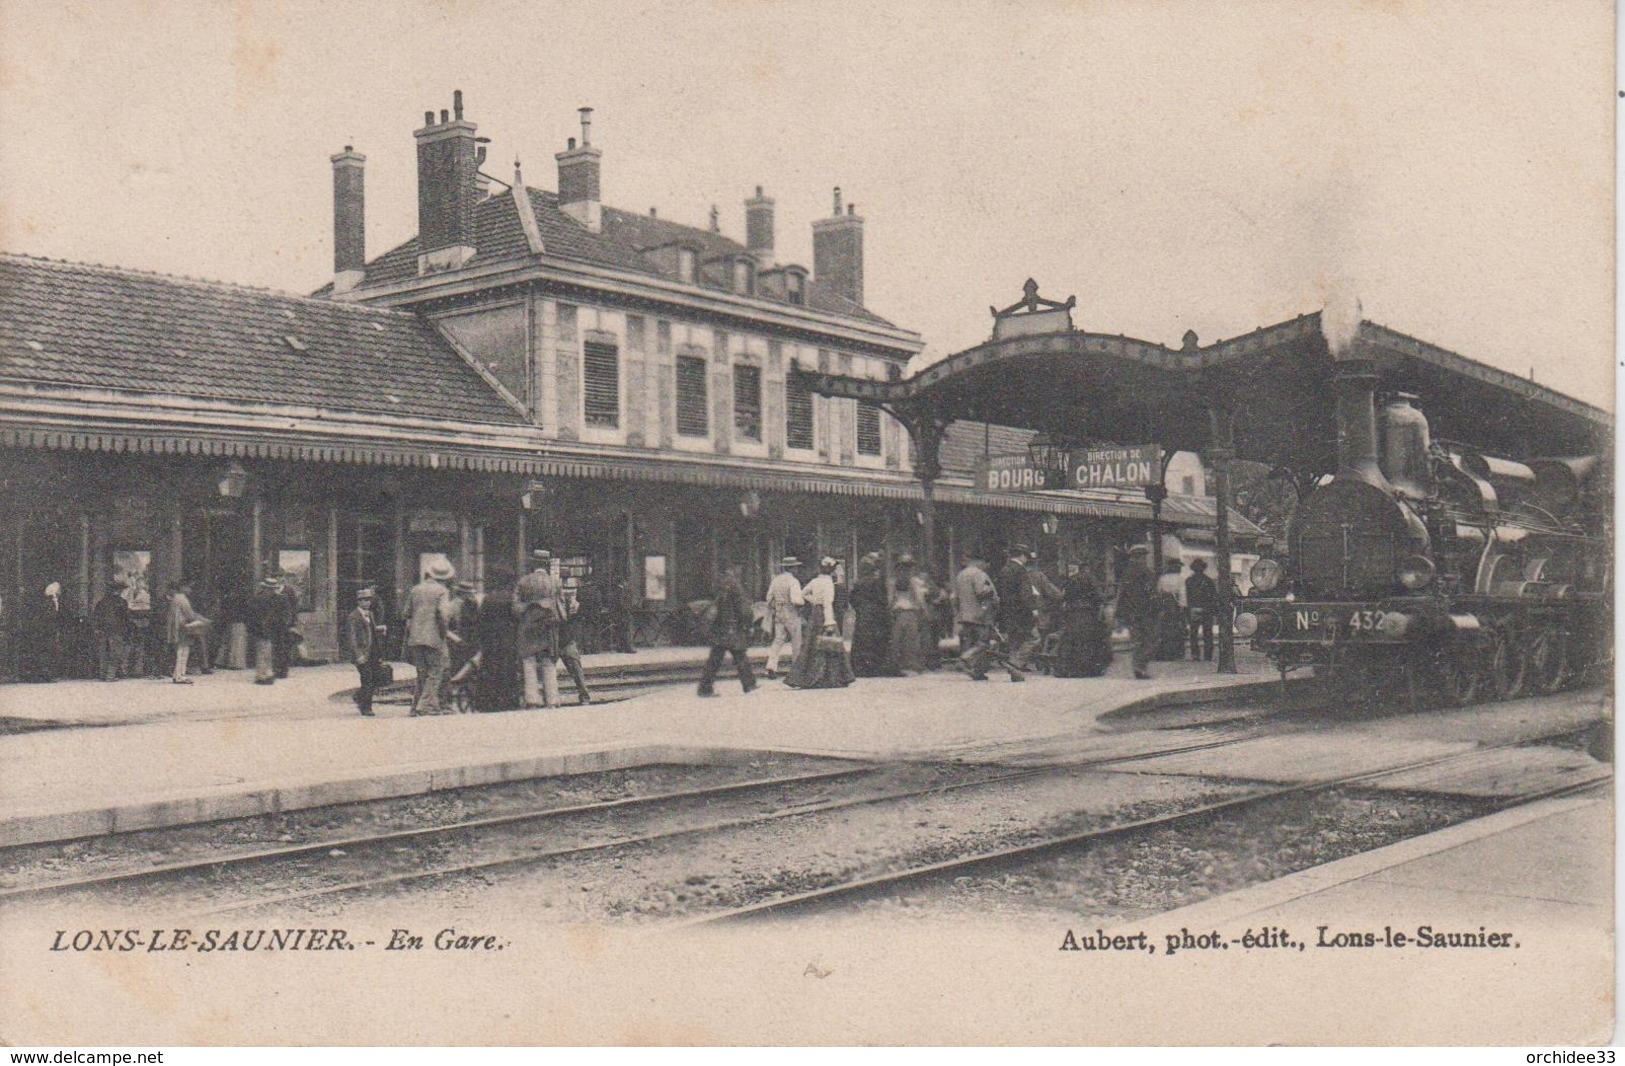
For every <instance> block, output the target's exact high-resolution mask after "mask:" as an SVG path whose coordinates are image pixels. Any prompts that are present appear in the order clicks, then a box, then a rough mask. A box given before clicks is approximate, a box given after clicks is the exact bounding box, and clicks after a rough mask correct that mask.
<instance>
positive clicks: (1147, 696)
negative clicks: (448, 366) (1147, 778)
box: [0, 648, 1279, 845]
mask: <svg viewBox="0 0 1625 1066" xmlns="http://www.w3.org/2000/svg"><path fill="white" fill-rule="evenodd" d="M665 654H666V656H667V657H668V658H669V659H670V660H671V661H672V662H679V661H681V657H682V655H684V654H686V655H687V656H688V657H690V658H693V657H695V656H696V655H697V654H698V650H697V649H692V648H690V649H672V650H669V651H667V652H666V653H665ZM639 656H640V657H642V658H644V661H645V662H648V661H649V660H648V659H647V657H646V653H639ZM632 658H633V657H631V656H616V655H606V656H592V657H589V661H588V663H587V665H588V667H589V670H590V673H592V674H596V675H599V676H605V673H604V672H605V671H609V670H613V669H615V668H617V667H619V668H621V669H624V668H625V665H626V664H627V663H628V662H629V661H630V660H631V659H632ZM1240 658H1241V661H1240V662H1239V663H1238V666H1239V669H1240V672H1238V673H1237V674H1231V675H1220V674H1217V673H1215V672H1214V668H1213V665H1212V664H1211V663H1191V662H1184V663H1157V664H1154V667H1153V670H1154V673H1155V674H1156V675H1157V676H1156V677H1155V679H1153V680H1151V681H1136V680H1134V679H1133V678H1132V677H1131V676H1130V670H1129V664H1128V662H1127V660H1126V657H1123V656H1120V657H1119V658H1118V661H1117V662H1116V663H1114V664H1113V667H1112V669H1111V671H1109V673H1108V675H1107V676H1106V677H1103V678H1089V679H1057V678H1048V677H1041V676H1033V677H1029V679H1028V680H1027V681H1025V682H1023V683H1022V684H1020V685H1015V684H1012V683H1011V682H1010V681H1008V680H1007V679H1006V678H1005V677H1003V676H1001V675H998V674H995V675H993V678H992V679H991V680H989V681H987V682H973V681H971V680H970V679H969V678H968V677H966V676H964V675H963V674H960V673H957V672H950V671H944V672H941V673H935V674H927V675H922V676H918V677H913V678H860V679H858V680H857V681H856V682H854V683H853V684H852V685H851V686H849V687H848V688H845V689H823V690H811V691H798V690H793V689H787V688H785V687H784V685H783V683H782V682H776V681H774V682H768V681H764V682H762V683H761V685H760V686H759V687H758V689H757V690H756V691H755V692H753V693H750V694H748V695H747V694H745V693H742V692H741V691H740V688H739V683H738V681H737V680H735V679H734V677H733V675H732V672H731V671H726V672H725V673H724V675H723V677H722V678H721V679H720V680H719V682H718V686H717V691H718V694H719V695H718V697H717V698H713V699H702V698H700V697H699V696H698V695H697V694H696V693H695V691H694V689H693V687H691V686H690V685H684V686H682V687H677V686H668V687H664V688H660V689H657V690H653V691H647V692H645V693H643V694H640V695H635V696H632V697H630V698H626V699H622V700H619V701H617V702H611V703H603V704H593V705H591V706H585V707H582V706H575V705H567V706H564V707H560V708H554V709H551V710H530V711H514V712H508V713H500V714H470V715H445V716H437V717H427V718H409V717H407V716H406V708H405V707H404V706H399V705H394V706H391V705H380V706H379V707H378V708H377V712H378V716H377V717H374V718H362V717H361V716H360V715H358V714H357V713H356V711H355V708H354V706H353V705H352V704H351V703H350V702H349V701H348V700H347V699H345V698H344V696H343V693H344V692H345V691H347V690H349V689H351V688H353V687H354V685H355V670H354V668H353V667H350V666H348V665H342V664H341V665H333V666H319V667H308V668H302V669H296V670H294V671H293V673H292V675H291V676H290V677H289V678H288V679H287V680H284V681H279V682H277V683H276V684H275V685H272V686H268V687H266V686H257V685H254V684H252V683H251V680H252V677H251V675H250V674H247V673H244V672H230V673H216V674H214V675H211V676H208V677H200V678H197V679H196V683H195V684H192V685H175V684H172V683H170V682H168V681H156V680H153V681H146V680H140V681H120V682H112V683H103V682H95V681H74V682H57V683H55V684H49V685H13V686H6V687H4V688H0V720H3V721H7V722H10V723H11V724H12V725H13V726H14V727H15V726H16V725H17V724H18V723H22V724H23V725H24V726H25V727H26V726H27V725H28V724H30V723H32V724H33V725H35V726H39V727H42V728H34V729H31V730H30V729H26V728H25V729H23V730H22V731H18V730H16V729H15V728H14V729H13V731H11V732H9V733H7V734H6V735H0V845H5V844H20V843H33V842H41V841H52V840H66V839H72V838H76V837H83V836H94V835H99V834H103V833H109V832H124V831H130V830H135V829H144V828H152V827H157V826H165V825H181V824H191V823H196V822H203V821H210V820H214V819H218V818H229V817H241V816H247V815H254V814H262V813H271V812H276V811H284V810H294V809H301V808H308V807H316V806H325V805H329V804H334V803H343V802H352V801H358V800H369V799H379V798H385V797H393V796H403V795H413V794H419V793H424V792H429V791H435V790H440V789H447V788H457V787H464V786H469V785H480V784H489V783H493V782H497V781H506V780H520V779H526V778H532V777H540V776H551V775H557V774H568V773H581V772H589V771H595V770H610V769H619V768H624V767H627V766H634V765H643V764H648V763H652V762H670V761H678V762H690V763H694V762H707V761H730V760H736V759H738V758H740V757H742V756H745V757H748V755H749V754H750V753H752V752H764V751H775V752H796V753H805V754H824V755H833V756H845V757H851V758H860V759H933V758H938V759H953V758H966V757H973V756H975V755H977V754H979V753H987V752H989V751H998V750H1001V748H1004V749H1007V748H1011V747H1015V748H1032V747H1036V746H1042V745H1044V744H1046V743H1051V744H1053V743H1056V742H1059V741H1065V742H1068V743H1072V742H1075V741H1076V739H1077V738H1079V737H1086V736H1090V735H1091V731H1092V730H1095V728H1096V723H1098V722H1099V721H1100V719H1101V718H1102V717H1103V716H1105V715H1107V714H1111V713H1113V712H1118V713H1121V712H1123V711H1125V709H1128V708H1134V707H1147V708H1150V707H1156V706H1167V705H1171V704H1179V703H1187V702H1192V701H1200V700H1203V699H1206V698H1209V697H1210V696H1211V695H1213V694H1215V693H1216V692H1218V691H1219V690H1223V692H1225V693H1229V692H1233V693H1234V694H1235V695H1236V696H1237V697H1238V698H1242V697H1243V696H1244V695H1246V694H1247V693H1248V692H1249V691H1250V690H1249V689H1248V686H1251V687H1252V689H1251V691H1253V692H1258V691H1263V690H1266V689H1269V688H1271V687H1277V688H1278V686H1279V682H1278V681H1276V680H1275V679H1274V676H1275V675H1274V674H1273V673H1272V672H1270V671H1269V669H1268V665H1267V663H1265V662H1264V661H1263V660H1262V659H1260V658H1257V657H1255V656H1252V655H1250V654H1249V655H1245V656H1242V657H1240ZM696 661H697V660H696ZM401 671H402V668H401V667H400V665H399V664H397V678H398V679H399V678H400V677H402V676H403V674H402V672H401ZM405 676H409V670H408V671H407V673H406V675H405ZM590 680H591V679H590V678H589V682H590ZM562 688H563V695H564V697H565V699H566V700H568V699H570V697H571V696H572V695H573V692H572V690H571V687H570V685H569V684H568V682H566V683H564V685H563V686H562ZM1123 737H1124V734H1123V733H1122V731H1121V730H1112V729H1107V730H1101V731H1100V732H1099V735H1098V736H1092V737H1090V739H1091V742H1092V743H1096V744H1099V745H1101V746H1102V747H1103V748H1110V746H1111V745H1113V744H1117V745H1118V746H1119V748H1121V747H1122V745H1123V743H1124V741H1123Z"/></svg>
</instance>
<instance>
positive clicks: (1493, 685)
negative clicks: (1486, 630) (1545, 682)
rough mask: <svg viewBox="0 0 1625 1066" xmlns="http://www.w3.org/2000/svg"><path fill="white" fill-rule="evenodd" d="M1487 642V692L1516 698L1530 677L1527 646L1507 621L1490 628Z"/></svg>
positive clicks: (1504, 698)
mask: <svg viewBox="0 0 1625 1066" xmlns="http://www.w3.org/2000/svg"><path fill="white" fill-rule="evenodd" d="M1490 641H1491V644H1490V648H1489V652H1488V655H1489V678H1488V684H1489V694H1490V695H1491V697H1492V698H1494V699H1500V700H1511V699H1517V698H1518V697H1519V696H1521V695H1523V690H1524V686H1525V685H1526V684H1527V681H1528V677H1529V648H1528V646H1527V645H1526V644H1525V643H1524V641H1523V639H1522V634H1521V633H1519V631H1518V627H1517V626H1516V625H1514V624H1513V623H1512V622H1510V621H1507V622H1503V623H1502V624H1500V625H1498V626H1496V627H1494V628H1493V629H1491V630H1490Z"/></svg>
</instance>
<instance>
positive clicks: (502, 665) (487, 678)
mask: <svg viewBox="0 0 1625 1066" xmlns="http://www.w3.org/2000/svg"><path fill="white" fill-rule="evenodd" d="M492 584H493V589H492V591H491V592H489V593H487V594H486V597H485V602H484V603H483V604H481V605H480V612H479V621H478V622H477V623H476V626H477V628H476V632H477V634H478V637H479V640H478V643H479V649H480V652H479V658H480V665H479V670H480V672H479V676H478V677H477V678H476V679H475V683H474V709H475V710H478V711H511V710H514V709H515V708H517V707H519V706H520V705H522V704H523V703H524V702H525V687H524V680H523V677H522V676H521V673H520V669H519V619H518V618H517V617H515V616H514V613H513V578H512V577H511V576H509V575H506V574H502V575H495V574H493V575H492Z"/></svg>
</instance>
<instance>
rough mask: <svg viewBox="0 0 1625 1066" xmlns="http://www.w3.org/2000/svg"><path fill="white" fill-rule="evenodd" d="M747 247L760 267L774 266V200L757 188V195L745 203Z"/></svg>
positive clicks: (760, 188)
mask: <svg viewBox="0 0 1625 1066" xmlns="http://www.w3.org/2000/svg"><path fill="white" fill-rule="evenodd" d="M745 247H746V248H748V249H750V254H751V255H753V256H755V257H756V265H757V266H758V267H770V266H772V265H773V200H772V199H771V198H770V197H767V196H763V195H762V187H761V186H760V185H758V186H756V195H755V196H754V197H753V198H751V199H749V200H746V201H745Z"/></svg>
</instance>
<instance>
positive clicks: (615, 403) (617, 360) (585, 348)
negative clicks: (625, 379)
mask: <svg viewBox="0 0 1625 1066" xmlns="http://www.w3.org/2000/svg"><path fill="white" fill-rule="evenodd" d="M581 376H582V379H583V381H584V382H585V392H586V395H585V397H584V399H583V404H582V406H583V413H584V415H585V416H586V422H587V425H589V426H598V427H600V428H604V429H615V428H617V427H619V426H620V424H621V352H620V349H619V348H617V347H616V346H615V345H613V344H604V343H603V342H602V341H587V342H586V343H585V344H584V345H582V359H581Z"/></svg>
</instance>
